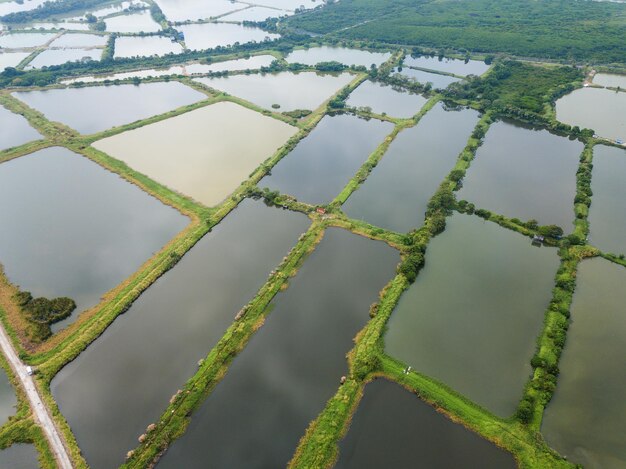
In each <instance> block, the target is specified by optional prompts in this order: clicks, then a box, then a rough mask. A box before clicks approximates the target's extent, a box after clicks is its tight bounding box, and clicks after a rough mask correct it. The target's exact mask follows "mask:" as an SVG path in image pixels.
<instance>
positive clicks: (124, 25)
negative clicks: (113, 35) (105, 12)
mask: <svg viewBox="0 0 626 469" xmlns="http://www.w3.org/2000/svg"><path fill="white" fill-rule="evenodd" d="M104 22H105V23H106V25H107V29H106V30H107V31H109V32H117V33H141V32H144V33H154V32H157V31H160V30H161V26H160V25H159V24H158V23H157V22H156V21H154V20H153V19H152V16H151V15H150V12H149V11H148V10H144V11H140V12H138V13H133V14H132V15H119V16H113V17H111V18H107V19H105V20H104Z"/></svg>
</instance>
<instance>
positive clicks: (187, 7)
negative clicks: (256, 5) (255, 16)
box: [156, 0, 248, 21]
mask: <svg viewBox="0 0 626 469" xmlns="http://www.w3.org/2000/svg"><path fill="white" fill-rule="evenodd" d="M156 3H157V4H158V5H159V7H161V10H162V11H163V13H164V14H165V16H167V19H168V20H169V21H186V20H192V21H195V20H204V19H209V18H215V17H216V16H220V15H223V14H225V13H228V12H231V11H235V10H241V9H242V8H246V7H247V6H248V5H247V4H245V3H238V2H235V1H231V0H211V1H210V2H207V1H206V0H156Z"/></svg>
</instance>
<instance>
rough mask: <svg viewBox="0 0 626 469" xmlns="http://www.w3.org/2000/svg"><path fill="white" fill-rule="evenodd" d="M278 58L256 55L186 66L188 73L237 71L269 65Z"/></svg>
mask: <svg viewBox="0 0 626 469" xmlns="http://www.w3.org/2000/svg"><path fill="white" fill-rule="evenodd" d="M274 60H276V57H274V56H273V55H255V56H252V57H249V58H247V59H245V58H244V59H235V60H225V61H224V62H215V63H212V64H200V63H196V64H189V65H187V66H185V69H186V70H187V73H189V74H194V73H210V72H235V71H243V70H254V69H259V68H261V67H269V66H270V64H271V63H272V62H273V61H274Z"/></svg>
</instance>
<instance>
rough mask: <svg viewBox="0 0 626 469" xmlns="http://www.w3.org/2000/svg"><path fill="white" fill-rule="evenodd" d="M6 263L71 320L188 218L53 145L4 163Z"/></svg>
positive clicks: (0, 167) (0, 198)
mask: <svg viewBox="0 0 626 469" xmlns="http://www.w3.org/2000/svg"><path fill="white" fill-rule="evenodd" d="M0 213H2V219H3V223H2V226H3V229H2V230H0V263H2V265H4V269H5V273H6V274H7V276H8V278H9V280H10V281H11V282H13V283H14V284H16V285H19V286H20V287H21V288H22V289H23V290H29V291H31V292H32V293H33V296H45V297H48V298H54V297H59V296H69V297H70V298H73V299H74V300H75V301H76V303H77V308H76V311H75V312H74V314H73V315H72V317H71V318H68V319H66V320H65V321H63V322H61V323H58V324H57V329H58V328H59V327H61V326H62V325H65V324H67V323H68V322H70V321H72V320H73V319H74V318H75V317H76V315H77V314H78V313H80V312H81V311H83V310H85V309H86V308H89V307H91V306H93V305H95V304H97V303H98V302H99V301H100V297H101V296H102V295H103V294H104V293H105V292H107V291H108V290H110V289H111V288H113V287H115V286H116V285H117V284H118V283H120V282H121V281H122V280H124V279H125V278H126V277H128V276H129V275H130V274H132V273H133V272H135V271H136V270H137V269H138V268H139V267H140V266H141V265H142V264H143V263H144V262H145V261H146V260H147V259H148V258H149V257H150V256H152V254H153V253H154V252H156V251H158V250H159V249H160V248H161V247H162V246H163V245H164V244H165V243H167V241H169V240H170V239H171V238H172V237H173V236H174V235H176V233H177V232H179V231H180V230H182V229H183V228H184V227H185V225H186V224H187V222H188V219H187V218H186V217H184V216H182V215H181V214H180V213H178V212H177V211H176V210H174V209H173V208H170V207H167V206H165V205H163V204H162V203H161V202H159V201H158V200H157V199H155V198H153V197H151V196H149V195H148V194H146V193H145V192H143V191H142V190H140V189H139V188H138V187H136V186H134V185H132V184H130V183H128V182H126V181H125V180H123V179H122V178H120V177H119V176H117V175H115V174H113V173H110V172H108V171H106V170H104V169H102V168H101V167H100V166H98V165H97V164H95V163H93V162H91V161H89V160H88V159H87V158H84V157H82V156H79V155H76V154H74V153H72V152H70V151H69V150H67V149H64V148H60V147H54V148H47V149H45V150H41V151H38V152H35V153H33V154H30V155H27V156H23V157H21V158H18V159H15V160H11V161H8V162H6V163H2V164H0Z"/></svg>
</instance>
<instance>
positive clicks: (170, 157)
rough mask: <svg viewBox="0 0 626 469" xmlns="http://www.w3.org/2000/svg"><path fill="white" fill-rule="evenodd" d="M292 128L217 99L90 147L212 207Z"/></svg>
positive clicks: (273, 149)
mask: <svg viewBox="0 0 626 469" xmlns="http://www.w3.org/2000/svg"><path fill="white" fill-rule="evenodd" d="M297 130H298V129H297V128H296V127H292V126H290V125H288V124H285V123H284V122H281V121H279V120H276V119H273V118H271V117H266V116H264V115H262V114H260V113H257V112H254V111H251V110H249V109H246V108H244V107H242V106H239V105H238V104H234V103H229V102H223V103H217V104H213V105H211V106H207V107H203V108H201V109H197V110H195V111H192V112H188V113H186V114H182V115H180V116H177V117H174V118H171V119H167V120H165V121H161V122H157V123H155V124H151V125H148V126H145V127H142V128H139V129H136V130H131V131H129V132H125V133H122V134H119V135H115V136H113V137H109V138H106V139H104V140H100V141H98V142H96V143H95V144H94V146H95V147H96V148H98V149H99V150H102V151H104V152H105V153H108V154H110V155H111V156H113V157H114V158H117V159H119V160H122V161H124V162H125V163H127V164H128V165H129V166H131V167H132V168H134V169H136V170H137V171H139V172H141V173H144V174H146V175H147V176H149V177H151V178H153V179H155V180H156V181H158V182H160V183H162V184H165V185H166V186H168V187H170V188H172V189H174V190H177V191H180V192H182V193H183V194H187V195H189V196H191V197H193V198H194V199H196V200H197V201H199V202H201V203H203V204H205V205H209V206H212V205H216V204H218V203H220V202H221V201H222V200H224V199H225V198H226V197H227V196H228V195H229V194H230V193H231V192H232V191H234V190H235V189H236V188H237V187H238V186H239V184H240V183H242V182H243V181H244V180H246V179H247V178H248V176H249V174H250V173H252V172H253V171H254V169H255V168H256V167H257V166H259V165H260V164H261V163H262V162H263V161H265V160H266V159H267V158H269V157H270V156H272V155H273V154H274V152H275V151H276V150H278V148H279V147H281V146H282V145H283V144H284V143H285V142H286V141H287V139H289V137H291V136H292V135H294V134H295V133H296V131H297Z"/></svg>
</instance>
